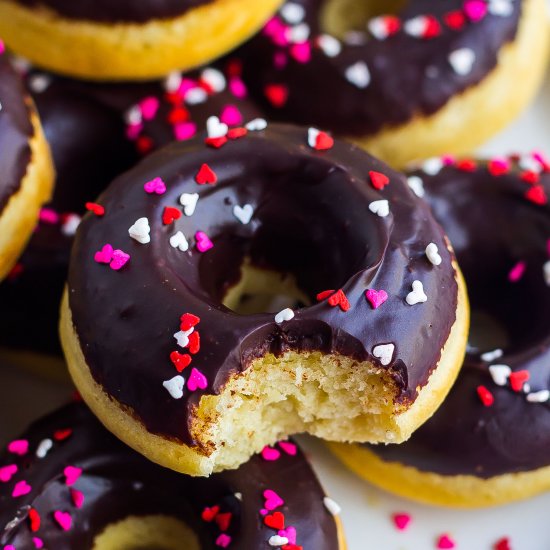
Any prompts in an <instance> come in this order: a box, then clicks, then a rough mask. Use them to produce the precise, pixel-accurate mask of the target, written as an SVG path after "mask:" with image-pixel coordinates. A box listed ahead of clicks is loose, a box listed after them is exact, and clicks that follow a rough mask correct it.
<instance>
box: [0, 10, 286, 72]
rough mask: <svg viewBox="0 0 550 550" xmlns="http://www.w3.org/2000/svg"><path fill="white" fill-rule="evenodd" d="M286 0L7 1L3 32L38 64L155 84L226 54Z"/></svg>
mask: <svg viewBox="0 0 550 550" xmlns="http://www.w3.org/2000/svg"><path fill="white" fill-rule="evenodd" d="M280 3H281V2H280V0H255V1H254V2H246V1H243V0H171V1H170V0H168V1H160V2H159V1H158V0H140V1H139V2H135V1H133V0H126V1H124V2H119V1H116V2H113V1H111V0H103V1H101V2H95V1H90V0H1V1H0V34H2V35H4V39H5V41H6V43H7V44H8V46H9V47H10V48H11V49H12V50H13V51H14V52H16V53H17V54H19V55H22V56H24V57H26V58H28V59H30V60H31V61H32V62H33V63H35V64H36V65H38V66H40V67H43V68H45V69H48V70H51V71H54V72H57V73H60V74H64V75H67V76H72V77H78V78H85V79H90V80H148V79H153V78H162V77H164V76H165V75H166V74H167V73H169V72H170V71H173V70H176V69H179V70H189V69H192V68H194V67H198V66H200V65H203V64H205V63H208V62H209V61H210V60H212V59H215V58H217V57H219V56H221V55H224V54H226V53H227V52H229V51H230V50H232V49H233V48H235V47H236V46H238V45H239V44H241V43H242V42H243V41H244V40H246V39H248V38H249V37H250V36H252V34H254V32H256V31H257V30H258V29H259V28H260V27H261V26H262V25H263V24H264V23H265V22H266V20H267V19H268V18H269V17H270V16H271V15H272V14H273V12H274V11H275V10H276V9H277V8H278V7H279V5H280Z"/></svg>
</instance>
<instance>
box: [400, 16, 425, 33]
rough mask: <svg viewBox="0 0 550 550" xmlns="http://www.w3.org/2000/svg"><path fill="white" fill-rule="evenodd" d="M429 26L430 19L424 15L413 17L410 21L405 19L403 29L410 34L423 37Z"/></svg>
mask: <svg viewBox="0 0 550 550" xmlns="http://www.w3.org/2000/svg"><path fill="white" fill-rule="evenodd" d="M427 26H428V20H427V18H426V17H425V16H424V15H419V16H417V17H413V18H412V19H409V20H408V21H405V23H404V25H403V30H404V31H405V32H406V33H407V34H408V35H410V36H414V37H417V38H418V37H421V36H422V35H423V34H424V33H425V32H426V28H427Z"/></svg>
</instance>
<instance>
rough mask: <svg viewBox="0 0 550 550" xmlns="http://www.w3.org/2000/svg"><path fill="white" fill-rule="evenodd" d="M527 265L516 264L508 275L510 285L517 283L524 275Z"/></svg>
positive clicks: (522, 263) (523, 263)
mask: <svg viewBox="0 0 550 550" xmlns="http://www.w3.org/2000/svg"><path fill="white" fill-rule="evenodd" d="M526 268H527V264H526V263H525V262H518V263H517V264H516V265H515V266H514V267H513V268H512V269H511V270H510V273H508V280H509V281H510V282H511V283H517V282H518V281H519V280H520V279H521V278H522V277H523V275H524V273H525V269H526Z"/></svg>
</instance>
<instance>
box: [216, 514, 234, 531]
mask: <svg viewBox="0 0 550 550" xmlns="http://www.w3.org/2000/svg"><path fill="white" fill-rule="evenodd" d="M231 517H232V514H231V512H224V513H223V514H218V515H217V516H216V524H217V525H218V527H219V528H220V531H227V530H228V529H229V525H230V524H231Z"/></svg>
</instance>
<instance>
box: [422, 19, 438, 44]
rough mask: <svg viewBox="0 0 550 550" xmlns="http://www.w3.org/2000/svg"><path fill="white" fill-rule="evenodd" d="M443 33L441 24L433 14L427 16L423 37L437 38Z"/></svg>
mask: <svg viewBox="0 0 550 550" xmlns="http://www.w3.org/2000/svg"><path fill="white" fill-rule="evenodd" d="M440 34H441V25H440V24H439V21H438V20H437V19H436V18H435V17H434V16H433V15H428V16H427V17H426V28H425V29H424V34H423V35H422V38H435V37H436V36H439V35H440Z"/></svg>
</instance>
